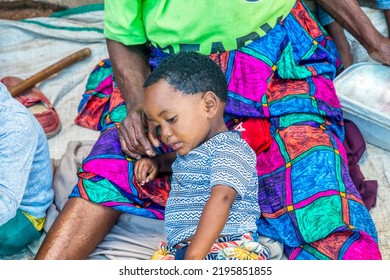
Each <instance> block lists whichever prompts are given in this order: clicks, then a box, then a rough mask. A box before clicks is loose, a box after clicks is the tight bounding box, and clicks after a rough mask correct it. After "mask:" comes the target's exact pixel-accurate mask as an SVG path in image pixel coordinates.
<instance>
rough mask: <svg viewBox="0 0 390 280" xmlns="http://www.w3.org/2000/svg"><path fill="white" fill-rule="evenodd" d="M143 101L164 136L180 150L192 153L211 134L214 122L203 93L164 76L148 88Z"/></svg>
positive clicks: (173, 146)
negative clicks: (190, 91) (177, 85)
mask: <svg viewBox="0 0 390 280" xmlns="http://www.w3.org/2000/svg"><path fill="white" fill-rule="evenodd" d="M143 105H144V112H145V114H146V116H147V117H148V119H149V120H150V121H151V122H152V124H153V125H154V126H156V127H158V128H159V130H160V132H161V140H162V141H163V142H164V143H165V144H167V145H168V146H170V147H171V148H172V149H174V150H176V151H177V152H178V154H180V155H186V154H188V153H189V152H190V151H191V150H192V149H194V148H196V147H198V146H199V145H200V144H202V143H203V142H204V141H206V140H207V139H208V138H209V133H210V126H211V124H210V120H209V118H208V113H207V110H206V108H205V102H204V101H203V93H198V94H185V93H183V92H181V91H179V90H176V89H175V88H174V87H172V86H170V85H169V84H168V83H167V82H166V81H165V80H160V81H158V82H157V83H155V84H153V85H151V86H149V87H147V88H146V89H145V94H144V103H143Z"/></svg>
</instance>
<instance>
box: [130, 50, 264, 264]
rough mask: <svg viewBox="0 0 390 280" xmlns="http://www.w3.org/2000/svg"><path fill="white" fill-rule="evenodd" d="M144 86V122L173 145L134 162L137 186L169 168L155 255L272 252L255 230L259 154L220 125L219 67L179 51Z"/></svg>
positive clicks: (223, 88)
mask: <svg viewBox="0 0 390 280" xmlns="http://www.w3.org/2000/svg"><path fill="white" fill-rule="evenodd" d="M144 88H145V93H144V101H143V106H144V113H145V115H146V117H147V121H148V122H150V125H152V127H155V128H156V129H157V131H158V132H159V136H160V137H161V140H162V142H164V143H165V144H166V145H168V146H169V147H171V148H172V149H173V150H175V152H172V153H168V154H164V155H158V156H156V157H154V158H142V159H140V160H138V161H137V162H136V163H135V166H134V175H135V177H136V179H137V180H138V181H139V182H140V184H141V185H144V184H145V183H147V182H149V181H150V180H152V179H154V178H155V177H156V175H157V174H158V173H159V172H172V183H171V191H170V193H169V198H168V201H167V205H166V210H165V229H166V234H167V241H168V242H167V244H165V243H161V244H160V248H159V250H158V251H157V252H156V253H155V255H154V256H153V257H152V259H268V258H269V256H270V250H269V249H268V248H267V247H265V246H263V245H261V244H260V243H258V242H257V234H256V231H257V230H256V229H257V227H256V220H257V219H258V218H259V215H260V208H259V205H258V179H257V172H256V154H255V152H254V151H253V150H252V149H251V148H250V147H249V145H248V144H247V143H246V142H245V140H243V139H242V138H241V136H240V134H239V132H238V131H228V129H227V127H226V125H225V122H224V118H223V115H224V108H225V102H226V100H227V85H226V80H225V77H224V75H223V73H222V71H221V69H220V68H219V67H218V66H217V65H216V64H215V63H214V62H213V61H212V60H211V59H210V58H208V57H207V56H203V55H200V54H197V53H193V52H188V53H179V54H175V55H171V56H169V57H168V58H167V59H166V60H164V61H163V62H162V63H161V64H160V65H159V67H158V68H157V69H156V70H155V71H153V72H152V73H151V74H150V76H149V77H148V79H147V80H146V82H145V84H144ZM149 127H150V126H149ZM235 247H236V248H235ZM237 247H238V248H237Z"/></svg>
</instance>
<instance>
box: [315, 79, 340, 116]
mask: <svg viewBox="0 0 390 280" xmlns="http://www.w3.org/2000/svg"><path fill="white" fill-rule="evenodd" d="M312 79H313V82H314V84H315V86H316V93H315V98H317V99H319V100H323V101H325V102H327V103H329V104H330V105H331V106H332V107H335V108H340V101H339V99H338V98H337V95H336V89H335V88H334V85H333V83H332V81H331V80H328V79H325V78H324V77H321V76H315V77H313V78H312Z"/></svg>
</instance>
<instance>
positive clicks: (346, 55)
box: [325, 21, 353, 69]
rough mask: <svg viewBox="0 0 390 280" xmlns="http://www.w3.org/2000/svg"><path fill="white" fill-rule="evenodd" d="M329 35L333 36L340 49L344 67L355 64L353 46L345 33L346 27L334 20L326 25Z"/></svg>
mask: <svg viewBox="0 0 390 280" xmlns="http://www.w3.org/2000/svg"><path fill="white" fill-rule="evenodd" d="M325 28H326V29H327V30H328V32H329V35H330V36H331V37H332V38H333V40H334V42H335V44H336V47H337V50H338V51H339V54H340V57H341V62H342V63H343V64H344V69H347V68H348V67H349V66H351V65H352V64H353V56H352V53H351V47H350V46H349V42H348V40H347V37H346V36H345V33H344V28H342V27H341V25H340V24H338V23H337V22H335V21H334V22H332V23H330V24H328V25H327V26H325Z"/></svg>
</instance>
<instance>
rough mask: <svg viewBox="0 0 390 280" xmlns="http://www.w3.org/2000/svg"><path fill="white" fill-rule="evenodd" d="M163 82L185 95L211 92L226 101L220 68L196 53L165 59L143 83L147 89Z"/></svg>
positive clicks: (224, 83)
mask: <svg viewBox="0 0 390 280" xmlns="http://www.w3.org/2000/svg"><path fill="white" fill-rule="evenodd" d="M161 79H163V80H165V81H166V82H167V83H168V84H170V85H171V86H172V87H174V88H175V89H177V90H180V91H182V92H184V93H186V94H195V93H198V92H206V91H212V92H214V93H215V94H216V95H217V96H218V97H219V99H220V100H221V101H223V102H226V100H227V83H226V78H225V75H224V74H223V72H222V70H221V68H220V67H219V66H218V65H217V64H216V63H215V62H214V61H213V60H211V58H210V57H208V56H206V55H203V54H200V53H197V52H180V53H177V54H171V55H169V56H168V57H167V58H165V59H164V60H163V61H162V62H161V63H160V64H159V65H158V66H157V68H156V69H155V70H154V71H152V73H151V74H150V75H149V77H148V78H147V79H146V81H145V83H144V88H147V87H149V86H151V85H153V84H155V83H157V82H158V81H159V80H161Z"/></svg>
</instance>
